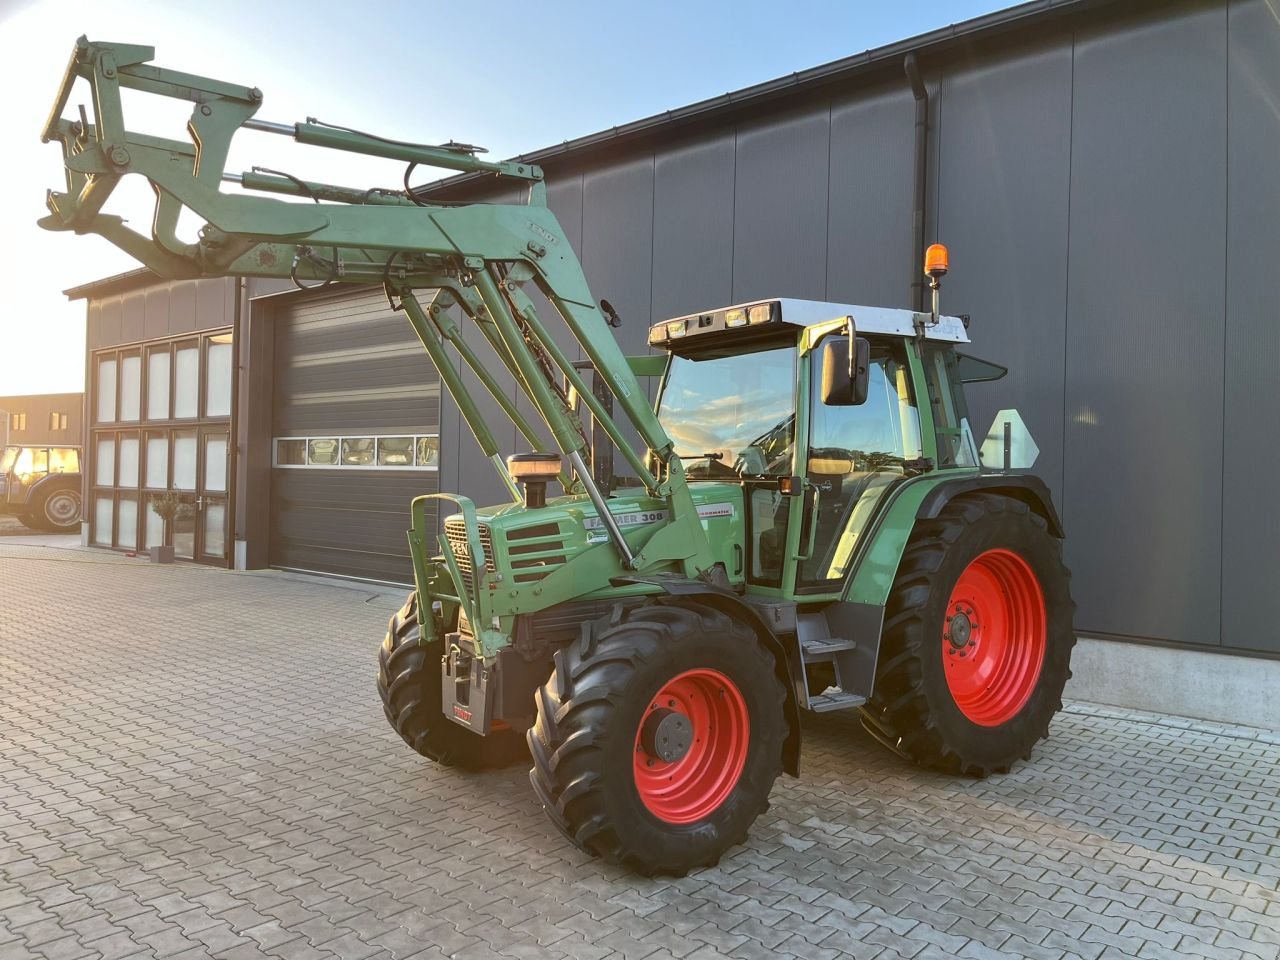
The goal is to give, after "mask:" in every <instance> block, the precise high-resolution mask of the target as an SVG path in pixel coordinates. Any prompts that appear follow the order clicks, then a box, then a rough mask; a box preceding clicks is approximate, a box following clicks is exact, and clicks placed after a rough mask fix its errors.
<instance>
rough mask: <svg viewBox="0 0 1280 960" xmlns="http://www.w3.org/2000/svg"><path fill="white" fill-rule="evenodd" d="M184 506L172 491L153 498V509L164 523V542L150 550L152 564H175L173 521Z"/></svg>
mask: <svg viewBox="0 0 1280 960" xmlns="http://www.w3.org/2000/svg"><path fill="white" fill-rule="evenodd" d="M183 506H184V504H183V502H182V500H181V498H180V497H179V496H178V495H177V494H176V493H173V492H172V491H170V492H168V493H158V494H156V495H155V496H153V497H152V498H151V509H152V510H153V511H154V512H155V514H156V516H158V517H159V518H160V519H161V520H163V521H164V542H163V543H162V544H159V545H157V546H153V547H151V549H150V554H151V562H152V563H173V519H174V517H176V516H177V515H178V513H179V511H180V510H181V509H182V507H183Z"/></svg>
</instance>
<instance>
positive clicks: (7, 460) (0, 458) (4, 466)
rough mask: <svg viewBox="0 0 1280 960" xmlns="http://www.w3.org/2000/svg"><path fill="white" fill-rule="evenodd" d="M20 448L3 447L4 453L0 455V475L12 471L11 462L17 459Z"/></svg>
mask: <svg viewBox="0 0 1280 960" xmlns="http://www.w3.org/2000/svg"><path fill="white" fill-rule="evenodd" d="M21 450H22V448H21V447H5V448H4V452H3V453H0V473H8V472H9V471H10V470H12V469H13V461H15V460H17V459H18V453H19V452H20V451H21Z"/></svg>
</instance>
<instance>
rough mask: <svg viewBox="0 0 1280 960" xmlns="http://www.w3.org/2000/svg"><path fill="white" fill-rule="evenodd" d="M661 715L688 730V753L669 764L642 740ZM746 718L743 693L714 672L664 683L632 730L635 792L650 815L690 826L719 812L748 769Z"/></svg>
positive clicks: (748, 727) (687, 673)
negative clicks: (634, 735) (637, 724)
mask: <svg viewBox="0 0 1280 960" xmlns="http://www.w3.org/2000/svg"><path fill="white" fill-rule="evenodd" d="M659 713H661V714H662V715H664V716H673V718H674V719H675V721H676V723H677V724H682V725H684V726H685V727H686V728H687V729H688V739H689V743H688V748H687V751H686V752H684V754H683V755H682V756H680V757H678V758H677V759H674V760H672V761H670V762H668V761H666V760H664V759H662V757H661V756H660V755H659V754H658V752H657V751H656V750H655V749H654V745H653V744H652V743H649V742H648V738H647V737H646V724H647V723H648V724H650V725H651V724H652V723H653V721H654V720H655V719H658V718H659ZM748 717H749V715H748V713H747V703H746V701H745V700H744V699H743V697H742V692H741V691H740V690H739V689H738V687H737V686H736V685H735V684H734V682H733V681H732V680H730V679H729V678H728V677H726V676H725V675H724V674H723V673H720V672H719V671H718V670H709V669H697V670H687V671H685V672H684V673H682V674H680V675H679V676H676V677H673V678H672V679H671V680H668V681H667V682H666V684H664V685H663V687H662V689H661V690H659V691H658V692H657V693H656V694H654V695H653V697H652V698H651V699H650V700H649V705H648V707H647V708H646V709H645V715H644V716H643V717H641V718H640V724H639V726H638V728H637V729H636V737H635V753H634V758H635V759H634V769H635V780H636V790H637V791H638V792H639V794H640V799H641V801H642V802H643V803H644V805H645V807H646V808H647V809H648V811H649V812H650V813H651V814H653V815H654V816H655V817H657V818H658V819H659V820H662V821H665V822H666V823H694V822H695V821H698V820H702V819H705V818H706V817H708V816H710V815H711V814H712V813H714V812H715V811H716V810H717V809H719V807H720V805H721V804H722V803H724V802H725V800H726V799H727V798H728V796H729V794H730V793H732V792H733V788H734V787H735V786H737V784H738V778H739V777H740V776H742V768H743V767H744V766H746V763H747V745H748V743H749V741H750V734H751V723H750V720H749V719H748Z"/></svg>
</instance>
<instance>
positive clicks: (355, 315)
mask: <svg viewBox="0 0 1280 960" xmlns="http://www.w3.org/2000/svg"><path fill="white" fill-rule="evenodd" d="M275 357H276V374H275V389H274V392H275V404H274V406H275V410H274V416H273V423H274V424H275V427H274V433H275V435H276V436H285V435H289V434H301V435H307V434H311V433H316V432H329V431H332V432H356V433H359V432H369V433H395V432H398V431H405V432H424V433H425V432H435V430H436V429H437V427H438V425H439V418H440V409H439V391H440V387H439V378H438V376H437V374H436V372H435V370H434V368H433V367H432V366H431V363H430V361H429V360H428V359H427V357H426V355H425V354H424V353H423V352H422V348H421V347H420V346H419V345H418V342H417V340H416V339H415V337H414V335H413V331H412V328H411V327H410V326H409V323H408V321H407V320H405V318H404V316H403V315H402V314H399V313H393V312H392V311H391V310H390V308H389V307H388V306H387V303H386V300H385V298H383V296H382V294H381V292H380V291H379V292H373V291H363V290H362V291H361V292H359V293H358V294H355V295H352V293H351V292H350V291H346V290H338V291H335V292H329V291H326V292H324V293H318V294H312V295H310V296H307V297H303V298H300V299H299V300H298V301H297V302H296V303H295V304H293V305H292V307H291V309H289V310H287V311H282V315H281V316H279V318H278V319H277V321H276V325H275Z"/></svg>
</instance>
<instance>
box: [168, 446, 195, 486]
mask: <svg viewBox="0 0 1280 960" xmlns="http://www.w3.org/2000/svg"><path fill="white" fill-rule="evenodd" d="M173 488H174V489H175V490H194V489H195V488H196V435H195V434H194V433H175V434H174V435H173Z"/></svg>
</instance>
